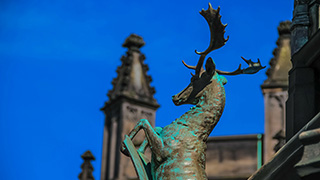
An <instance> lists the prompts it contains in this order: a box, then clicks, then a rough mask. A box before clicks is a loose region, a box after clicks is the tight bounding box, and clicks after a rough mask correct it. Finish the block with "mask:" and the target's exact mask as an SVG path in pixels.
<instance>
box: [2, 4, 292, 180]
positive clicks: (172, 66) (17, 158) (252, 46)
mask: <svg viewBox="0 0 320 180" xmlns="http://www.w3.org/2000/svg"><path fill="white" fill-rule="evenodd" d="M211 4H212V6H213V7H214V8H217V7H218V6H220V7H221V14H222V22H223V23H228V26H227V28H226V36H230V39H229V41H228V42H227V44H226V45H225V46H224V47H223V48H221V49H219V50H216V51H214V52H212V53H211V54H210V55H209V56H210V57H212V58H213V59H214V61H215V63H216V66H217V68H218V69H220V70H227V71H232V70H234V69H236V68H237V67H238V65H239V63H241V64H242V65H243V67H244V66H245V64H244V62H243V61H242V60H241V58H240V56H244V57H245V58H247V59H250V58H251V59H252V60H254V61H256V59H257V58H260V60H261V62H262V64H263V65H267V67H269V64H268V62H269V60H270V59H271V58H272V51H273V49H274V48H275V47H276V44H275V42H276V40H277V38H278V34H277V26H278V25H279V23H280V21H283V20H291V16H292V9H293V1H291V0H290V1H289V0H282V1H277V0H269V1H254V0H247V1H235V0H215V1H211ZM202 8H204V9H207V8H208V1H203V0H199V1H181V0H177V1H172V0H171V1H167V0H163V1H152V0H149V1H129V0H126V1H109V0H104V1H103V0H96V1H84V0H78V1H65V0H57V1H54V2H53V1H40V0H29V1H19V0H17V1H9V0H2V1H1V2H0V27H1V28H0V85H1V87H0V146H1V149H0V153H1V154H2V160H1V162H0V169H2V171H3V172H1V179H3V180H9V179H10V180H20V179H32V180H38V179H39V180H40V179H41V180H42V179H47V180H50V179H77V176H78V174H79V173H80V171H81V169H80V165H81V163H82V159H81V158H80V155H81V154H82V153H84V152H85V151H86V150H91V151H92V153H93V154H94V156H95V157H96V159H97V160H96V161H94V162H93V165H94V167H95V171H94V176H95V178H96V179H99V178H100V164H101V151H102V134H103V124H104V115H103V113H102V112H101V111H100V110H99V109H100V108H101V107H102V106H103V104H104V102H105V101H106V100H107V96H106V93H107V92H108V91H109V90H110V89H111V88H112V86H111V81H112V79H113V78H114V77H116V72H115V70H116V68H117V66H119V65H120V63H121V62H120V57H121V56H122V55H123V54H125V51H126V49H124V48H122V47H121V45H122V43H123V42H124V40H125V38H126V37H127V36H129V35H130V34H131V33H136V34H138V35H141V36H142V37H143V38H144V40H145V42H146V45H145V47H143V48H142V49H141V51H142V52H143V53H144V54H145V55H146V58H147V59H146V60H145V63H147V64H148V65H149V68H150V70H149V72H148V74H150V75H151V76H152V78H153V82H152V86H155V88H156V91H157V92H156V94H155V97H156V99H157V100H158V102H159V104H160V105H161V107H160V108H159V110H158V111H157V117H156V124H157V126H165V125H167V124H169V123H170V122H171V121H173V120H174V119H175V118H177V117H179V116H180V115H182V114H183V113H184V112H185V111H187V110H188V109H189V108H190V106H179V107H176V106H174V104H173V103H172V101H171V96H172V95H174V94H176V93H178V92H179V91H180V90H182V89H183V88H184V87H186V86H187V85H188V83H189V80H190V70H188V69H186V68H185V67H184V66H183V65H182V63H181V60H185V61H186V62H187V63H188V64H196V62H197V60H198V58H199V56H198V55H196V54H195V53H194V50H195V49H197V50H199V51H202V50H204V49H206V47H207V46H208V43H209V29H208V25H207V23H206V21H205V20H204V18H203V17H202V16H201V15H200V14H199V13H198V12H199V11H200V10H201V9H202ZM265 71H266V69H264V70H263V71H261V72H259V73H258V74H256V75H241V76H235V77H227V79H228V83H227V85H226V86H225V87H226V94H227V101H226V107H225V111H224V114H223V116H222V118H221V120H220V122H219V123H218V125H217V126H216V128H215V129H214V131H213V134H212V135H234V134H255V133H263V128H264V127H263V118H264V114H263V108H264V107H263V96H262V93H261V90H260V85H261V84H262V83H263V81H264V80H265V79H266V75H265Z"/></svg>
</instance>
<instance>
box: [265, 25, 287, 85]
mask: <svg viewBox="0 0 320 180" xmlns="http://www.w3.org/2000/svg"><path fill="white" fill-rule="evenodd" d="M290 27H291V22H290V21H283V22H280V24H279V26H278V33H279V38H278V40H277V42H276V44H277V47H276V48H275V49H274V50H273V58H272V59H271V60H270V62H269V64H270V68H269V69H268V70H267V72H266V75H267V76H268V79H267V80H265V81H264V83H263V84H262V85H261V87H262V89H264V88H277V87H278V88H285V89H286V88H287V87H288V71H289V70H290V69H291V61H290V59H291V48H290V37H291V35H290Z"/></svg>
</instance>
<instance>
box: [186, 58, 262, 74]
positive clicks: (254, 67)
mask: <svg viewBox="0 0 320 180" xmlns="http://www.w3.org/2000/svg"><path fill="white" fill-rule="evenodd" d="M241 58H242V59H243V60H244V61H245V62H246V63H247V64H248V65H249V67H248V68H245V69H241V64H239V67H238V69H236V70H235V71H232V72H227V71H220V70H218V69H216V72H217V73H219V74H220V75H238V74H254V73H257V72H258V71H260V70H261V69H263V68H265V67H266V66H261V62H260V59H259V58H258V62H252V61H251V59H249V60H248V59H245V58H244V57H242V56H241ZM182 63H183V64H184V65H185V66H186V67H187V68H189V69H196V66H190V65H187V64H186V63H185V62H184V61H182ZM203 72H204V69H203V68H202V72H201V73H203Z"/></svg>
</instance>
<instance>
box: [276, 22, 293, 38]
mask: <svg viewBox="0 0 320 180" xmlns="http://www.w3.org/2000/svg"><path fill="white" fill-rule="evenodd" d="M290 26H291V21H282V22H280V25H279V26H278V33H279V35H280V36H281V35H283V34H288V35H290Z"/></svg>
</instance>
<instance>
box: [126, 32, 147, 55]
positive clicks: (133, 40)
mask: <svg viewBox="0 0 320 180" xmlns="http://www.w3.org/2000/svg"><path fill="white" fill-rule="evenodd" d="M144 45H145V42H144V41H143V38H142V37H141V36H138V35H136V34H131V35H130V36H129V37H127V39H126V40H125V41H124V43H123V44H122V47H127V48H129V49H131V50H136V51H139V49H140V48H141V47H142V46H144Z"/></svg>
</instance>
